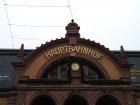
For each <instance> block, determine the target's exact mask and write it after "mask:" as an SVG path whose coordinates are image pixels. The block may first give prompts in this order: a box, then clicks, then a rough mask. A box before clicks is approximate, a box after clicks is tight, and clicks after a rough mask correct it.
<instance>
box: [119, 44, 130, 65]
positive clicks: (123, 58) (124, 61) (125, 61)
mask: <svg viewBox="0 0 140 105" xmlns="http://www.w3.org/2000/svg"><path fill="white" fill-rule="evenodd" d="M120 60H121V63H122V64H128V62H127V57H126V54H125V51H124V48H123V46H121V47H120Z"/></svg>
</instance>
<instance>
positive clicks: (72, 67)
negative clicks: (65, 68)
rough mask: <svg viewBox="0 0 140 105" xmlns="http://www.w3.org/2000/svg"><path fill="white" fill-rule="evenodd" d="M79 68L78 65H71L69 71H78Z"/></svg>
mask: <svg viewBox="0 0 140 105" xmlns="http://www.w3.org/2000/svg"><path fill="white" fill-rule="evenodd" d="M79 68H80V65H79V64H78V63H72V64H71V70H73V71H78V70H79Z"/></svg>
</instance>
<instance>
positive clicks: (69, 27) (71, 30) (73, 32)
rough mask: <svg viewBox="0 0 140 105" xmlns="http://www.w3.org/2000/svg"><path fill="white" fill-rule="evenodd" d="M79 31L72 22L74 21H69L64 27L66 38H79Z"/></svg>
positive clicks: (76, 25)
mask: <svg viewBox="0 0 140 105" xmlns="http://www.w3.org/2000/svg"><path fill="white" fill-rule="evenodd" d="M79 30H80V27H79V26H78V24H77V23H75V22H74V19H72V20H71V22H70V23H69V24H68V25H67V26H66V31H67V33H66V37H69V36H71V35H73V36H75V37H79V36H80V34H79Z"/></svg>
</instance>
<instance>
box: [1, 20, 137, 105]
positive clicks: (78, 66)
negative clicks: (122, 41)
mask: <svg viewBox="0 0 140 105" xmlns="http://www.w3.org/2000/svg"><path fill="white" fill-rule="evenodd" d="M79 29H80V27H79V26H78V24H77V23H75V22H74V21H73V20H72V22H71V23H69V24H68V25H67V26H66V35H65V38H61V39H56V40H52V41H50V42H47V43H45V44H42V45H41V46H40V47H38V48H37V49H35V50H24V46H23V45H22V46H21V49H19V50H1V51H0V58H1V63H0V68H1V72H0V73H2V72H3V73H4V72H5V71H4V70H7V71H6V72H5V73H9V75H10V78H9V79H8V80H5V81H4V80H3V82H1V83H0V85H1V86H0V105H140V89H139V88H138V87H139V86H138V84H136V83H137V81H135V79H137V80H138V77H136V76H133V78H132V74H133V75H134V74H135V71H137V67H138V69H139V68H140V64H139V62H138V61H140V52H136V51H135V52H133V51H128V52H125V51H124V49H123V46H121V49H120V51H110V50H109V49H108V48H105V47H104V46H103V45H101V44H99V43H96V42H95V41H90V40H87V39H84V38H80V33H79ZM17 52H18V53H17ZM16 53H17V54H16ZM16 55H17V57H16ZM137 58H138V59H137ZM13 60H14V61H13ZM132 61H133V62H132ZM7 62H8V63H7ZM130 63H132V64H133V65H132V64H130ZM134 67H135V68H134ZM132 68H133V69H132ZM8 70H9V71H8ZM130 71H131V72H130ZM137 74H138V73H137ZM5 78H6V76H5Z"/></svg>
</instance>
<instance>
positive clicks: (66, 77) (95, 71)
mask: <svg viewBox="0 0 140 105" xmlns="http://www.w3.org/2000/svg"><path fill="white" fill-rule="evenodd" d="M73 63H77V64H78V65H79V66H80V67H79V71H80V74H79V78H81V79H82V80H83V81H86V82H88V81H92V80H98V79H105V76H104V74H103V73H102V72H101V70H100V69H99V68H98V67H96V65H95V64H94V63H92V62H90V61H88V60H86V59H83V58H80V57H65V58H61V59H59V60H57V61H55V62H53V63H51V64H50V65H49V66H48V67H47V68H46V69H45V70H44V72H43V74H42V76H41V78H46V79H48V80H52V81H53V80H56V81H70V79H71V71H72V70H71V69H72V68H71V65H72V64H73Z"/></svg>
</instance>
